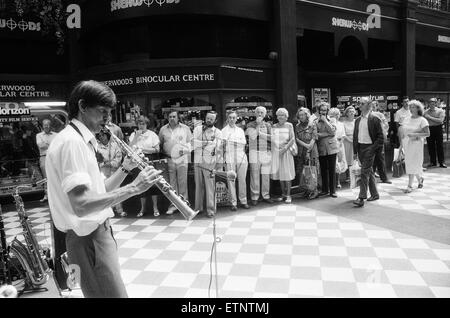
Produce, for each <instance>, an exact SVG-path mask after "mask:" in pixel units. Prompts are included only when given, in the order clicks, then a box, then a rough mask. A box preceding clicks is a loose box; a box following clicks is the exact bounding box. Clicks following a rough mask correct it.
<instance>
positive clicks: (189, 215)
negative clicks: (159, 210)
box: [102, 126, 199, 221]
mask: <svg viewBox="0 0 450 318" xmlns="http://www.w3.org/2000/svg"><path fill="white" fill-rule="evenodd" d="M102 131H103V132H104V133H105V134H107V135H108V136H110V138H112V139H113V140H114V141H115V142H116V143H117V144H118V145H119V147H120V148H121V149H122V151H123V152H124V153H126V155H127V156H128V157H130V158H131V159H132V160H133V161H134V162H135V163H136V164H137V165H138V168H139V170H144V169H146V168H147V167H152V165H151V164H150V163H149V162H148V161H146V160H145V159H143V158H142V157H141V156H140V155H139V153H137V152H135V151H133V149H132V148H131V147H130V146H128V145H127V144H126V143H125V142H124V141H122V140H121V139H120V138H119V137H117V136H116V135H114V133H112V132H111V131H110V130H109V128H108V127H107V126H104V127H103V129H102ZM156 186H157V187H158V189H159V190H161V192H162V193H163V194H164V195H165V196H166V198H167V199H169V201H170V202H172V204H173V205H174V206H175V208H177V210H178V211H180V212H181V214H182V215H183V216H184V218H185V219H186V220H188V221H190V220H192V219H193V218H194V217H195V216H196V215H197V213H198V212H199V211H194V210H192V208H191V206H190V203H189V202H188V201H187V200H186V199H185V198H183V196H182V195H180V194H178V193H177V192H176V191H175V189H174V188H173V187H172V186H171V185H170V184H169V183H168V182H167V181H166V180H165V179H164V178H160V179H159V180H158V181H157V182H156Z"/></svg>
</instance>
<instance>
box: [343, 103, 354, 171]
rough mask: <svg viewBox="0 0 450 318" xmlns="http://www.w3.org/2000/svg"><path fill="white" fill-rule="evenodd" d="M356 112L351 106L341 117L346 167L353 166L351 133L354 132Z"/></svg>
mask: <svg viewBox="0 0 450 318" xmlns="http://www.w3.org/2000/svg"><path fill="white" fill-rule="evenodd" d="M355 115H356V110H355V107H353V106H348V107H347V108H346V109H345V110H344V113H343V115H342V123H343V124H344V131H345V136H344V137H343V139H342V141H343V143H344V150H345V160H346V161H347V165H348V167H350V166H351V165H353V131H354V130H355Z"/></svg>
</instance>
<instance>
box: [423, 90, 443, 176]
mask: <svg viewBox="0 0 450 318" xmlns="http://www.w3.org/2000/svg"><path fill="white" fill-rule="evenodd" d="M423 117H425V119H427V120H428V124H429V125H430V137H427V145H428V154H429V155H430V164H429V165H428V167H429V168H431V167H436V153H437V159H438V162H439V166H440V167H441V168H447V166H446V165H445V158H444V135H443V133H442V125H443V124H444V119H445V111H444V110H443V109H441V108H439V107H438V100H437V98H435V97H433V98H430V108H429V109H427V110H426V111H425V113H424V115H423Z"/></svg>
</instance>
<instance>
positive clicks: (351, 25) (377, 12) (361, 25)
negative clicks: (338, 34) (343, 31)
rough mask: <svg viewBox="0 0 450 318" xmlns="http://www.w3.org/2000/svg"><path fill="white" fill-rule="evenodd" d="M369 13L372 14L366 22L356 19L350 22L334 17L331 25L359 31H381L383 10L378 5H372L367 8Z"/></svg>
mask: <svg viewBox="0 0 450 318" xmlns="http://www.w3.org/2000/svg"><path fill="white" fill-rule="evenodd" d="M366 11H367V13H370V15H369V17H368V18H367V20H366V21H364V22H363V21H361V20H358V21H356V20H355V19H353V20H348V19H342V18H336V17H333V18H332V19H331V25H332V26H336V27H341V28H348V29H353V30H358V31H366V32H367V31H369V30H370V29H374V28H376V29H380V28H381V8H380V6H378V5H376V4H371V5H369V6H368V7H367V10H366Z"/></svg>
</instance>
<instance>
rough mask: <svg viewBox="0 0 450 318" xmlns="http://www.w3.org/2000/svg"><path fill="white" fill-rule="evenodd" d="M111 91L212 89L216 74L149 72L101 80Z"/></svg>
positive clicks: (204, 72) (207, 72)
mask: <svg viewBox="0 0 450 318" xmlns="http://www.w3.org/2000/svg"><path fill="white" fill-rule="evenodd" d="M101 81H102V82H103V83H104V84H105V85H108V86H109V87H111V88H112V89H113V90H116V89H117V90H118V92H120V91H130V90H136V89H146V90H173V89H192V88H212V87H214V86H217V85H218V80H217V73H216V72H215V70H211V71H206V70H205V71H201V70H198V71H195V70H192V72H190V71H188V70H186V71H185V72H183V71H181V70H180V71H177V70H173V71H164V70H153V71H152V70H149V71H144V72H143V73H141V74H131V75H130V76H126V77H121V78H113V79H107V80H104V79H102V80H101Z"/></svg>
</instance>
